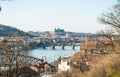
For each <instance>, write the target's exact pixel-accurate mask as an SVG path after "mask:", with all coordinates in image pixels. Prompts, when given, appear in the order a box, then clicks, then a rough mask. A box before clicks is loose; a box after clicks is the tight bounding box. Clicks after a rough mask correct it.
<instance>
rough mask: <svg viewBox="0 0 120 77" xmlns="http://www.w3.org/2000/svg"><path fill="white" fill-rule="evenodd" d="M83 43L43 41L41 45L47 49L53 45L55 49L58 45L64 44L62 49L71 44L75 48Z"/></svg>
mask: <svg viewBox="0 0 120 77" xmlns="http://www.w3.org/2000/svg"><path fill="white" fill-rule="evenodd" d="M80 44H81V43H73V42H60V43H43V45H42V46H41V47H43V49H46V47H48V46H51V47H52V49H55V47H56V46H62V49H63V50H64V49H65V46H71V47H72V49H73V50H74V49H75V47H76V46H80Z"/></svg>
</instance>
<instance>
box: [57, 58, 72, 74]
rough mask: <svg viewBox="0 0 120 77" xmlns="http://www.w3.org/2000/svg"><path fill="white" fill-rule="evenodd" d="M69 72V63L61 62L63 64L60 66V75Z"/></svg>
mask: <svg viewBox="0 0 120 77" xmlns="http://www.w3.org/2000/svg"><path fill="white" fill-rule="evenodd" d="M67 70H70V64H69V63H68V61H63V60H61V63H60V64H58V73H60V72H62V71H67Z"/></svg>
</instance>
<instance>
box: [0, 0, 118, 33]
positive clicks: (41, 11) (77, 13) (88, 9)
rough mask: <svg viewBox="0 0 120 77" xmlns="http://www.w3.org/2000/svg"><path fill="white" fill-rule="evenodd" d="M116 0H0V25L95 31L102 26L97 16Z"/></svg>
mask: <svg viewBox="0 0 120 77" xmlns="http://www.w3.org/2000/svg"><path fill="white" fill-rule="evenodd" d="M115 2H116V0H112V1H111V0H99V1H98V0H84V1H80V0H44V1H43V0H12V1H0V6H1V7H2V11H1V12H0V24H4V25H10V26H12V27H16V28H18V29H21V30H23V31H26V32H27V31H53V30H54V28H58V27H59V28H62V29H65V31H72V32H87V33H96V32H97V31H98V30H101V29H103V28H105V26H104V25H102V24H100V23H98V22H97V17H98V16H100V14H101V13H103V12H106V11H107V10H108V8H109V7H112V5H113V4H115Z"/></svg>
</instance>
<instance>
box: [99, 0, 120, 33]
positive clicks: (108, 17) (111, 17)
mask: <svg viewBox="0 0 120 77" xmlns="http://www.w3.org/2000/svg"><path fill="white" fill-rule="evenodd" d="M117 2H118V3H117V4H115V5H114V6H113V7H112V8H111V9H110V11H108V12H106V13H102V14H101V16H100V17H98V20H99V22H101V23H102V24H106V25H110V26H112V27H113V28H114V29H115V30H116V31H117V32H119V33H120V0H117Z"/></svg>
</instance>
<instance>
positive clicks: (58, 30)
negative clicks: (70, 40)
mask: <svg viewBox="0 0 120 77" xmlns="http://www.w3.org/2000/svg"><path fill="white" fill-rule="evenodd" d="M54 32H55V35H65V31H64V29H60V28H58V29H56V28H55V30H54Z"/></svg>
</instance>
